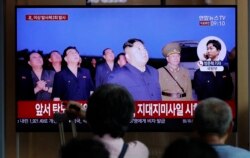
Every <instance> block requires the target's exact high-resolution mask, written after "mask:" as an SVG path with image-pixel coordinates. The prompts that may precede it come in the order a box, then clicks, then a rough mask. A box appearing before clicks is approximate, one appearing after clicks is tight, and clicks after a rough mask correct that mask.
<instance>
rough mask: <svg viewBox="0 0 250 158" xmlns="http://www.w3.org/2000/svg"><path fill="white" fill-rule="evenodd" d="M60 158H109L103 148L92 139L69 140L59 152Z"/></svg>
mask: <svg viewBox="0 0 250 158" xmlns="http://www.w3.org/2000/svg"><path fill="white" fill-rule="evenodd" d="M59 156H60V158H83V157H84V158H109V152H108V150H107V149H106V148H105V146H104V145H103V144H102V143H101V142H99V141H97V140H94V139H71V140H70V141H69V142H67V143H66V144H65V145H64V146H62V147H61V148H60V151H59Z"/></svg>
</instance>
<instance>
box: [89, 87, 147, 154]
mask: <svg viewBox="0 0 250 158" xmlns="http://www.w3.org/2000/svg"><path fill="white" fill-rule="evenodd" d="M134 111H135V105H134V100H133V98H132V96H131V94H130V93H129V92H128V91H127V90H126V89H125V88H124V87H122V86H120V85H116V84H104V85H101V86H100V87H98V88H97V89H96V90H95V92H94V93H93V94H92V95H91V96H90V98H89V100H88V108H87V112H86V119H87V122H88V124H89V125H90V128H91V129H92V132H93V133H94V134H95V139H97V140H99V141H101V142H103V143H104V144H105V147H106V148H107V149H108V151H109V152H110V158H118V156H119V155H120V156H123V157H124V158H132V157H133V158H134V157H135V158H147V157H148V155H149V151H148V148H147V147H146V146H145V145H144V144H143V143H141V142H139V141H133V142H129V143H125V142H124V140H123V136H124V135H125V132H126V131H127V129H128V126H129V123H130V121H131V120H132V118H133V114H134Z"/></svg>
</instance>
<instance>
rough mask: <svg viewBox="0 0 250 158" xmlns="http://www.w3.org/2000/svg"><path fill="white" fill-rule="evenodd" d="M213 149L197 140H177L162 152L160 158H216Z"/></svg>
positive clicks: (216, 155)
mask: <svg viewBox="0 0 250 158" xmlns="http://www.w3.org/2000/svg"><path fill="white" fill-rule="evenodd" d="M218 157H219V156H218V154H217V152H216V151H215V149H213V147H212V146H211V145H209V144H207V143H205V142H203V141H201V140H198V139H188V138H187V139H185V138H179V139H177V140H175V141H173V142H172V143H171V144H170V145H169V146H168V147H167V148H166V149H165V151H164V154H163V156H162V158H218Z"/></svg>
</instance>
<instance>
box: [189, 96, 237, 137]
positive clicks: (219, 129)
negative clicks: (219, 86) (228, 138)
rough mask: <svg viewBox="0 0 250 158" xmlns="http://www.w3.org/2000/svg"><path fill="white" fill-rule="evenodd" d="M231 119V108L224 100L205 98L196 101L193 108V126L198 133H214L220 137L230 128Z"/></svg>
mask: <svg viewBox="0 0 250 158" xmlns="http://www.w3.org/2000/svg"><path fill="white" fill-rule="evenodd" d="M232 119H233V116H232V111H231V108H230V107H229V105H228V104H227V103H226V102H225V101H223V100H221V99H217V98H207V99H205V100H203V101H201V102H200V103H198V105H197V107H196V109H195V114H194V127H195V130H196V131H197V132H198V133H199V134H200V135H206V134H215V135H218V136H220V137H222V136H224V135H225V134H227V133H228V132H229V131H230V130H231V128H232ZM230 132H231V131H230Z"/></svg>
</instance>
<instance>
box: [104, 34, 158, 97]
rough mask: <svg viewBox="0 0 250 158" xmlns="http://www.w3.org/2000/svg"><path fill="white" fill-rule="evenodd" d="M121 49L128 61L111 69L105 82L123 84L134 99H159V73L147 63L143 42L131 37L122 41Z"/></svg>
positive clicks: (146, 53)
mask: <svg viewBox="0 0 250 158" xmlns="http://www.w3.org/2000/svg"><path fill="white" fill-rule="evenodd" d="M123 49H124V52H125V56H126V59H127V62H128V63H127V64H126V65H124V66H123V67H121V68H119V69H117V70H116V71H113V72H112V73H111V74H110V75H109V76H108V80H107V83H116V84H119V85H122V86H124V87H125V88H127V90H128V91H129V92H130V93H131V94H132V96H133V97H134V99H135V100H136V101H146V100H148V101H149V100H151V101H152V100H154V101H159V100H160V101H161V89H160V84H159V74H158V71H157V70H156V69H155V68H153V67H151V66H149V65H147V62H148V59H149V57H148V52H147V49H146V48H145V46H144V42H143V41H142V40H140V39H137V38H132V39H129V40H128V41H126V42H125V43H124V45H123Z"/></svg>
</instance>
